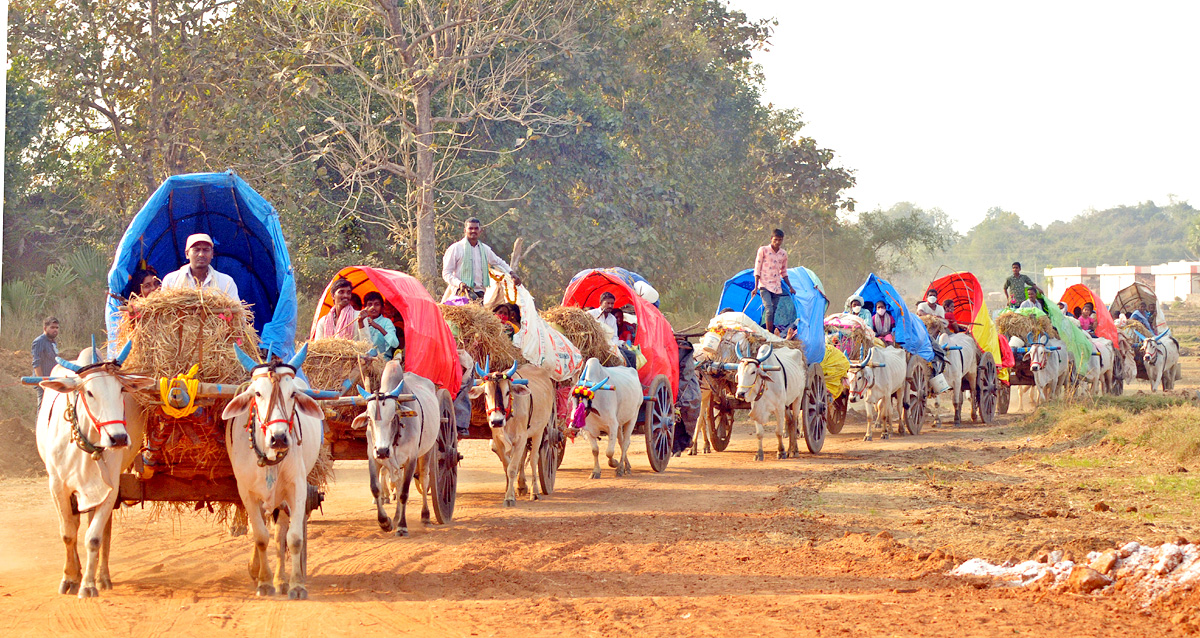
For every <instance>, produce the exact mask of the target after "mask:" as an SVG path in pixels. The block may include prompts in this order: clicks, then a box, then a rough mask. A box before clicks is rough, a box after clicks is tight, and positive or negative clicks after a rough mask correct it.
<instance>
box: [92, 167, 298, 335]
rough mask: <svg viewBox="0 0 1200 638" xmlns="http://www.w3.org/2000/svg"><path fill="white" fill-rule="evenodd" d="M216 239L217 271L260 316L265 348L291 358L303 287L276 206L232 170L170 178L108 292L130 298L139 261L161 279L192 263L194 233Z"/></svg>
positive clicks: (111, 327) (121, 252) (124, 243)
mask: <svg viewBox="0 0 1200 638" xmlns="http://www.w3.org/2000/svg"><path fill="white" fill-rule="evenodd" d="M193 233H208V234H209V235H211V236H212V238H213V242H215V244H216V245H215V246H214V247H213V249H214V253H215V256H214V257H213V262H212V267H213V268H215V269H216V270H217V271H219V272H222V273H225V274H227V275H229V276H230V277H233V280H234V282H235V283H237V287H238V294H239V295H241V297H242V300H243V301H245V302H246V303H248V304H250V308H251V310H253V311H254V329H255V330H257V331H258V334H259V336H260V341H261V342H262V344H263V346H264V347H266V346H267V345H268V344H269V345H271V348H272V351H273V352H275V353H277V354H281V355H283V356H290V355H291V354H292V353H293V352H294V350H295V342H296V281H295V278H294V276H293V273H292V262H291V258H290V257H288V250H287V244H285V243H284V240H283V230H282V229H281V228H280V226H279V215H278V214H277V213H276V212H275V208H274V207H273V206H271V204H270V203H269V202H268V201H267V200H265V199H263V197H262V195H259V194H258V193H257V192H255V191H254V189H253V188H250V185H249V184H247V183H246V182H245V181H243V180H242V178H240V177H238V176H237V175H236V174H234V172H233V171H226V172H224V173H193V174H190V175H175V176H174V177H169V178H167V180H166V181H165V182H163V183H162V185H161V186H159V187H158V190H156V191H154V194H153V195H151V196H150V199H149V200H148V201H147V202H146V205H145V206H143V207H142V210H140V211H139V212H138V214H137V215H135V216H134V218H133V221H131V222H130V223H129V228H127V229H126V230H125V235H124V236H123V237H121V242H120V244H118V245H117V253H116V256H115V257H114V258H113V264H112V268H111V269H110V270H109V271H108V289H109V292H110V293H112V294H114V295H121V296H125V297H128V295H129V293H130V286H131V281H132V276H133V273H134V272H135V271H136V270H137V269H138V263H139V262H140V261H141V260H143V259H144V260H146V263H147V264H149V265H150V266H152V267H154V269H155V270H157V271H158V274H159V276H160V277H164V276H166V274H167V273H169V272H171V271H173V270H178V269H179V268H181V267H182V266H183V265H184V264H186V263H187V257H186V256H184V244H185V242H186V241H187V238H188V235H191V234H193ZM118 305H119V303H118V302H117V300H116V299H113V298H112V297H109V299H108V306H107V324H108V336H109V341H110V342H114V341H115V340H116V335H117V321H118V319H119V317H118V314H117V306H118Z"/></svg>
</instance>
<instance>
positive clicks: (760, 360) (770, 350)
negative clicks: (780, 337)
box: [758, 343, 775, 363]
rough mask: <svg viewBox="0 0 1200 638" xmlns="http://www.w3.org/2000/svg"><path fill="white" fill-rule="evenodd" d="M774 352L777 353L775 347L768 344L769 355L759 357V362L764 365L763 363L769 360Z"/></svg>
mask: <svg viewBox="0 0 1200 638" xmlns="http://www.w3.org/2000/svg"><path fill="white" fill-rule="evenodd" d="M774 352H775V346H773V345H771V344H769V343H768V344H767V354H764V355H763V356H761V357H758V362H759V363H762V362H763V361H766V360H767V359H769V358H770V357H771V355H772V354H773V353H774Z"/></svg>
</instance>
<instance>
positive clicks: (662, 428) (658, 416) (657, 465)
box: [643, 377, 675, 472]
mask: <svg viewBox="0 0 1200 638" xmlns="http://www.w3.org/2000/svg"><path fill="white" fill-rule="evenodd" d="M646 411H647V414H648V418H646V422H645V424H643V428H644V429H645V432H646V456H647V457H649V459H650V467H651V468H652V469H653V470H654V471H655V472H662V471H663V470H665V469H667V463H668V462H670V460H671V435H672V432H671V430H672V427H671V426H672V425H673V421H674V418H675V402H674V401H673V400H672V399H671V385H670V384H669V383H667V381H666V379H665V378H663V377H659V378H656V379H655V380H654V382H653V383H652V384H651V388H650V405H649V406H647V409H646Z"/></svg>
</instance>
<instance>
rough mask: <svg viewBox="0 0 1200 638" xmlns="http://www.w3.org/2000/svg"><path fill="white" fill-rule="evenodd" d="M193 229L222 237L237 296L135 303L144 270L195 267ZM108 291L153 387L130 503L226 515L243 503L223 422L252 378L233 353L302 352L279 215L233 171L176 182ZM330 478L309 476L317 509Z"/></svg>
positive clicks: (140, 406)
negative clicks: (188, 247) (189, 254)
mask: <svg viewBox="0 0 1200 638" xmlns="http://www.w3.org/2000/svg"><path fill="white" fill-rule="evenodd" d="M193 233H207V234H208V235H210V236H211V237H212V238H213V240H214V243H215V244H216V247H215V257H214V258H213V261H212V268H213V269H215V270H217V271H218V272H221V273H224V274H226V275H229V276H230V277H231V278H232V279H233V281H234V283H235V284H236V285H237V292H238V297H239V299H233V298H230V297H228V296H226V295H224V294H222V293H221V292H217V291H216V289H215V288H203V289H199V290H196V289H188V290H178V289H163V290H160V291H158V292H154V293H151V294H150V295H148V296H146V297H136V296H134V295H135V294H136V293H137V292H138V291H137V290H133V286H134V285H135V284H136V283H138V282H135V281H134V275H135V274H137V273H138V271H139V269H142V268H145V267H146V266H149V267H150V268H153V269H154V270H156V271H157V272H158V274H159V275H160V276H165V275H166V274H167V273H170V272H171V271H174V270H178V269H180V267H181V266H182V265H185V264H186V263H187V258H186V257H185V256H184V253H185V250H184V249H185V242H186V240H187V237H188V236H189V235H191V234H193ZM108 287H109V290H108V292H109V298H108V303H107V313H106V322H107V328H108V343H109V350H110V354H111V353H112V351H113V349H114V348H115V347H116V346H117V345H118V344H120V343H124V342H125V341H126V340H127V339H128V340H131V342H132V351H131V353H130V355H129V357H128V359H127V360H126V362H125V369H126V370H128V371H130V372H134V373H138V374H143V375H146V376H150V377H153V378H154V380H155V383H154V385H153V386H152V387H151V388H150V389H148V390H144V391H142V392H139V393H137V394H136V395H135V397H134V398H135V404H136V406H137V412H138V414H136V415H133V416H136V418H137V419H139V420H142V421H144V423H145V440H144V443H142V445H143V447H144V449H143V451H142V453H141V454H139V455H138V456H137V457H136V458H135V459H134V462H133V465H132V467H131V468H130V469H129V471H127V472H125V473H123V474H122V475H121V477H120V485H119V488H118V489H119V498H120V500H122V501H125V502H128V503H136V502H143V503H144V502H157V503H167V504H174V506H175V507H176V508H177V509H182V508H183V506H184V504H192V505H191V507H194V508H195V509H197V510H199V509H207V510H208V511H210V512H211V511H214V508H215V507H220V508H221V513H222V514H225V513H228V512H229V506H230V505H234V504H238V505H240V498H239V495H238V490H237V484H236V481H235V479H234V471H233V467H232V464H231V462H230V459H229V457H228V454H227V452H226V423H225V421H224V420H223V419H222V418H221V414H222V410H223V409H224V407H225V406H226V404H228V403H229V401H230V399H232V398H233V397H234V396H235V395H236V394H237V393H238V392H239V391H241V390H242V389H244V388H243V387H241V386H240V384H242V383H243V382H245V381H246V379H247V378H249V376H250V374H249V372H248V371H247V370H246V369H245V368H244V367H243V362H241V361H239V358H238V355H237V353H236V350H235V347H236V348H240V349H242V350H244V351H246V352H249V353H251V354H252V355H255V356H257V357H259V358H263V359H266V358H267V357H268V356H271V355H274V356H279V357H282V358H283V360H284V361H287V360H289V359H290V358H291V357H292V355H293V354H294V353H295V346H294V343H295V328H296V319H295V317H296V286H295V281H294V280H293V278H292V270H291V261H290V258H289V256H288V251H287V245H286V244H285V242H284V239H283V232H282V229H281V228H280V225H279V217H278V215H277V214H276V212H275V210H274V208H273V207H272V206H271V204H270V203H268V202H267V201H266V200H265V199H263V198H262V196H260V195H259V194H258V193H257V192H255V191H254V190H253V189H252V188H251V187H250V186H249V185H248V184H246V182H244V181H243V180H242V179H241V178H239V177H238V176H237V175H236V174H234V173H233V172H232V171H228V172H224V173H200V174H191V175H177V176H173V177H170V178H168V179H167V180H166V181H165V182H164V183H163V184H162V185H161V186H160V187H159V188H158V190H157V191H155V193H154V194H153V195H152V196H151V197H150V199H149V200H148V201H147V202H146V204H145V206H143V208H142V209H141V211H140V212H138V213H137V215H136V216H135V217H134V218H133V221H132V222H131V223H130V225H129V227H128V229H126V231H125V234H124V236H123V237H122V239H121V241H120V243H119V245H118V247H117V251H116V257H115V258H114V260H113V264H112V268H111V269H110V270H109V275H108ZM251 311H253V312H251ZM308 392H309V393H310V394H311V395H312V396H322V395H321V394H320V393H319V392H314V391H308ZM308 444H309V445H317V446H320V442H319V441H313V442H310V443H308ZM329 471H330V466H329V462H328V458H322V460H321V462H319V463H318V466H317V469H316V470H314V474H311V475H310V476H309V494H308V508H309V510H310V511H311V509H312V508H313V507H315V506H316V505H318V504H319V503H320V501H321V499H322V498H323V496H322V495H321V493H320V491H319V485H321V484H323V481H324V480H325V478H326V477H327V475H328V472H329Z"/></svg>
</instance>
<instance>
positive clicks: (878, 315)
mask: <svg viewBox="0 0 1200 638" xmlns="http://www.w3.org/2000/svg"><path fill="white" fill-rule="evenodd" d="M895 327H896V322H895V320H894V319H892V315H891V314H889V313H888V311H887V306H886V305H885V304H884V303H883V302H882V301H881V302H879V303H877V304H875V315H874V316H872V317H871V329H872V330H874V331H875V336H876V337H877V338H878V339H880V340H882V341H883V342H884V343H888V344H892V345H895V343H896V337H895V336H894V335H893V334H892V331H893V329H895Z"/></svg>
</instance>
